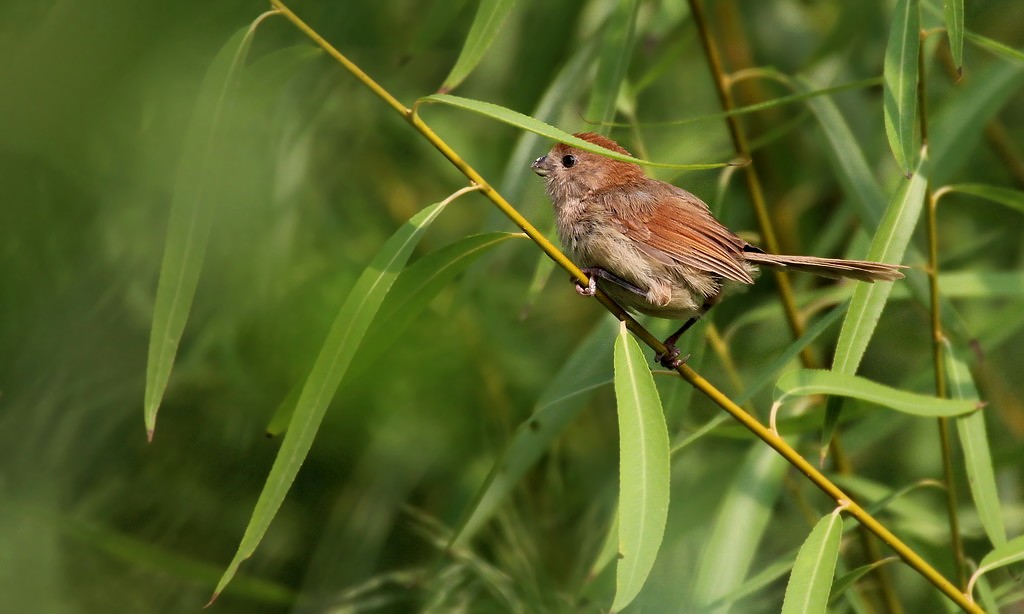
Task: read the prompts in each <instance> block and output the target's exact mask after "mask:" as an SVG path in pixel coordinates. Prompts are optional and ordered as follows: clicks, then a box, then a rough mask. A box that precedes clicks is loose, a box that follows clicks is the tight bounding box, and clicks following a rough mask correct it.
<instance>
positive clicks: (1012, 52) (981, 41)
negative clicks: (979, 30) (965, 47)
mask: <svg viewBox="0 0 1024 614" xmlns="http://www.w3.org/2000/svg"><path fill="white" fill-rule="evenodd" d="M964 36H966V37H967V40H969V41H971V42H972V43H974V44H975V45H977V46H979V47H981V48H982V49H987V50H988V51H991V52H992V53H994V54H996V55H998V56H1002V57H1003V58H1005V59H1007V60H1010V61H1011V62H1024V52H1021V51H1018V50H1016V49H1014V48H1013V47H1010V46H1008V45H1004V44H1003V43H1000V42H999V41H997V40H992V39H991V38H988V37H987V36H982V35H980V34H975V33H974V32H965V33H964Z"/></svg>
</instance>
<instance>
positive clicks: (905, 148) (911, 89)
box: [882, 0, 921, 174]
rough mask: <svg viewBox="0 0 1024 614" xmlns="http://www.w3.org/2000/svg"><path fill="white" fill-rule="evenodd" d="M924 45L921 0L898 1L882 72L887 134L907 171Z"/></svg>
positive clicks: (912, 140)
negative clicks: (919, 65) (919, 67)
mask: <svg viewBox="0 0 1024 614" xmlns="http://www.w3.org/2000/svg"><path fill="white" fill-rule="evenodd" d="M920 47H921V7H920V5H919V4H918V0H899V2H897V3H896V13H895V15H894V16H893V20H892V26H891V28H890V30H889V43H888V45H887V46H886V49H885V65H884V68H883V71H882V74H883V77H884V81H883V92H884V100H885V105H884V106H885V109H884V111H885V134H886V136H887V137H889V148H890V149H892V153H893V155H895V156H896V163H897V164H899V166H900V168H901V169H903V172H904V173H906V174H909V173H910V168H911V167H912V166H913V165H914V153H915V151H916V149H917V148H916V147H915V145H914V128H915V125H916V123H917V122H916V120H917V79H918V75H917V54H918V51H919V49H920Z"/></svg>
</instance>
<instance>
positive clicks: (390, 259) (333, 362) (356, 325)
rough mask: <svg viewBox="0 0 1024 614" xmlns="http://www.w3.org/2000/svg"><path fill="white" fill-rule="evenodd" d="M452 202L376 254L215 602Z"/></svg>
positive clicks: (430, 211)
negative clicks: (397, 284)
mask: <svg viewBox="0 0 1024 614" xmlns="http://www.w3.org/2000/svg"><path fill="white" fill-rule="evenodd" d="M463 191H465V190H460V191H459V192H457V193H456V194H455V195H453V198H454V197H455V196H457V195H458V194H460V193H462V192H463ZM451 200H452V199H451V198H449V199H448V200H445V201H443V202H440V203H437V204H434V205H431V206H429V207H427V208H425V209H423V210H422V211H420V212H419V213H417V214H416V215H414V216H413V217H412V218H410V219H409V221H408V222H406V223H405V224H404V225H402V226H401V227H400V228H399V229H398V230H397V231H396V232H395V233H394V234H393V235H392V236H391V238H390V239H388V241H387V242H386V243H385V244H384V245H383V247H381V249H380V251H378V252H377V255H376V256H375V257H374V258H373V261H371V262H370V264H369V266H367V268H366V270H365V271H364V272H363V274H362V275H361V276H360V278H359V280H358V281H357V282H356V285H355V286H354V287H353V288H352V291H351V292H350V293H349V296H348V298H347V299H346V300H345V303H344V304H343V305H342V306H341V309H340V310H339V311H338V315H337V317H336V318H335V320H334V324H333V325H331V330H330V332H329V333H328V334H327V338H326V340H325V341H324V344H323V347H322V348H321V350H320V355H319V356H318V357H317V359H316V362H315V363H314V365H313V368H312V370H311V371H310V374H309V377H308V378H307V379H306V384H305V386H304V387H303V389H302V393H301V394H300V395H299V400H298V402H297V403H296V408H295V412H294V414H293V415H292V419H291V421H290V422H289V424H288V430H287V432H286V433H285V436H284V439H283V440H282V442H281V448H280V450H278V453H277V457H276V458H275V459H274V465H273V466H272V467H271V469H270V475H268V476H267V481H266V484H265V485H264V487H263V491H262V492H261V493H260V497H259V499H258V500H257V502H256V508H255V509H254V510H253V513H252V516H251V517H250V519H249V524H248V526H247V527H246V530H245V534H244V535H243V536H242V540H241V543H240V544H239V545H238V550H237V551H236V552H235V555H234V557H233V558H232V559H231V562H230V563H229V564H228V567H227V569H226V570H225V571H224V574H223V575H222V576H221V579H220V581H219V582H218V583H217V588H216V590H215V592H214V594H213V598H212V599H216V597H217V595H219V594H220V592H221V591H222V590H223V589H224V587H225V586H227V584H228V582H230V581H231V579H232V578H233V577H234V575H235V572H236V571H237V570H238V566H239V565H241V563H242V561H244V560H245V559H247V558H249V557H250V556H251V555H252V553H253V552H255V550H256V547H257V546H258V545H259V543H260V541H261V540H262V539H263V535H264V534H265V533H266V531H267V528H269V527H270V523H271V521H273V519H274V516H275V515H277V511H278V509H279V508H280V507H281V503H282V502H283V501H284V498H285V495H286V494H287V493H288V490H289V488H291V485H292V482H293V481H294V480H295V476H296V475H297V474H298V472H299V468H300V467H301V466H302V463H303V461H304V460H305V458H306V455H307V454H308V453H309V449H310V447H311V446H312V445H313V439H314V438H315V436H316V432H317V430H318V429H319V427H320V423H321V422H322V421H323V417H324V414H325V413H326V412H327V407H328V405H329V404H330V402H331V399H332V398H333V397H334V393H335V391H336V390H337V388H338V384H340V383H341V379H342V377H344V375H345V372H346V371H347V370H348V366H349V364H350V363H351V361H352V357H353V356H354V355H355V352H356V349H358V347H359V344H360V342H361V341H362V339H363V335H364V334H365V333H366V330H367V328H369V326H370V323H371V322H372V321H373V318H374V316H375V315H376V314H377V310H378V309H379V307H380V305H381V303H382V302H383V300H384V297H385V296H386V295H387V293H388V290H390V289H391V286H392V284H393V283H394V281H395V278H397V277H398V273H399V271H401V270H402V268H403V267H404V266H405V263H406V261H407V260H408V259H409V256H410V254H411V253H412V250H413V248H415V247H416V245H417V243H419V240H420V238H421V237H422V236H423V233H424V232H425V231H426V229H427V228H428V227H429V226H430V224H431V222H433V221H434V220H435V219H436V218H437V216H438V215H440V214H441V212H442V211H443V210H444V208H445V206H446V205H447V204H448V203H449V202H450V201H451ZM212 599H211V601H212Z"/></svg>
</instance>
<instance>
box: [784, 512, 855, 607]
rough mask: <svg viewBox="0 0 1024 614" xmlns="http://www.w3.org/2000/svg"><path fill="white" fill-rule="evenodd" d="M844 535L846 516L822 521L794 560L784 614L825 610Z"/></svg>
mask: <svg viewBox="0 0 1024 614" xmlns="http://www.w3.org/2000/svg"><path fill="white" fill-rule="evenodd" d="M842 538H843V518H842V515H840V514H839V513H838V511H837V512H834V513H831V514H828V515H827V516H825V517H824V518H822V519H821V520H819V521H818V523H817V524H816V525H814V528H813V529H812V530H811V534H810V535H808V536H807V539H806V540H805V541H804V544H803V546H801V547H800V552H799V553H798V554H797V555H796V562H795V563H793V572H792V573H791V574H790V575H789V584H788V585H786V597H785V599H784V600H783V602H782V613H783V614H799V613H804V612H824V611H825V607H826V606H827V605H828V596H829V591H830V590H831V589H832V576H833V575H834V574H835V571H836V560H837V559H838V558H839V545H840V543H841V542H842Z"/></svg>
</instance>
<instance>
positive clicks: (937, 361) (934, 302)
mask: <svg viewBox="0 0 1024 614" xmlns="http://www.w3.org/2000/svg"><path fill="white" fill-rule="evenodd" d="M927 36H928V33H926V32H922V33H921V45H920V46H919V47H918V51H917V74H918V80H917V109H918V112H917V115H918V125H919V126H920V130H921V145H923V146H927V145H928V101H927V97H926V94H927V87H926V80H927V79H926V73H925V70H924V68H925V66H924V53H925V45H924V42H925V39H926V38H927ZM924 198H925V202H926V203H927V204H928V211H927V218H926V223H927V226H928V288H929V295H930V297H931V306H930V307H931V309H930V311H931V314H930V315H931V332H932V356H933V360H934V366H935V396H937V397H939V398H941V399H945V398H946V397H947V396H948V392H949V391H948V390H947V388H948V386H947V385H946V361H945V360H944V357H943V354H942V345H943V342H944V340H945V335H944V334H943V332H942V305H941V304H940V302H939V238H938V226H937V218H936V213H937V211H936V210H937V208H938V205H939V198H941V194H936V193H934V192H933V191H932V180H931V178H930V177H929V178H928V184H927V186H926V187H925V194H924ZM938 425H939V448H940V449H941V450H942V479H943V481H944V483H945V487H946V512H947V515H948V517H949V540H950V542H951V543H952V546H953V568H954V570H955V574H956V581H957V586H959V587H960V588H961V589H963V588H965V587H966V586H967V572H966V563H965V561H964V544H963V540H962V539H961V537H960V519H959V517H958V516H957V510H956V500H957V494H956V482H955V481H954V476H953V448H952V445H951V443H950V435H949V419H948V418H945V417H942V418H938Z"/></svg>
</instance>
